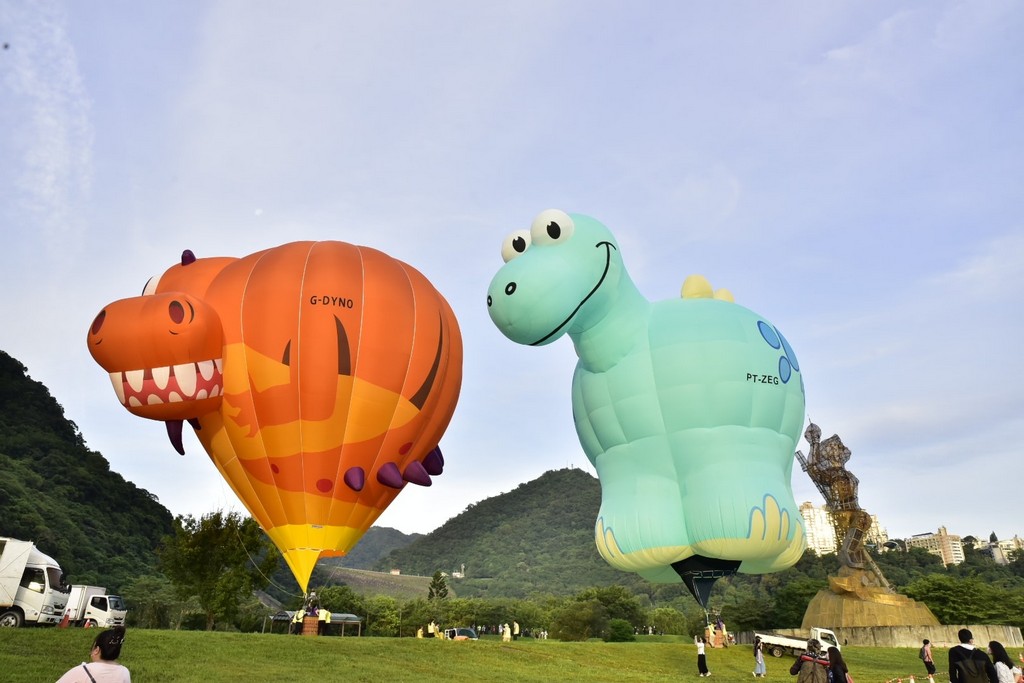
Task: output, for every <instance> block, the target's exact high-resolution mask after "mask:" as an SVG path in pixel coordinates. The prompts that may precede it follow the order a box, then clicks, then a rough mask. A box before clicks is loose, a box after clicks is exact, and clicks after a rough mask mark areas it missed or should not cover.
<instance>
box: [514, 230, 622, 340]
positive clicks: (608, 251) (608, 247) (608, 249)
mask: <svg viewBox="0 0 1024 683" xmlns="http://www.w3.org/2000/svg"><path fill="white" fill-rule="evenodd" d="M594 246H595V247H604V248H605V250H604V270H603V271H601V277H599V278H598V279H597V284H595V285H594V287H593V289H591V290H590V292H588V293H587V295H586V296H585V297H583V298H582V299H581V300H580V302H579V303H578V304H576V308H574V309H572V313H570V314H569V315H568V316H567V317H566V319H565V320H563V321H562V322H561V323H559V324H558V326H557V327H555V329H553V330H551V331H550V332H548V333H547V334H546V335H544V336H543V337H541V338H540V339H538V340H537V341H535V342H531V343H530V346H538V345H540V344H543V343H544V342H546V341H547V340H548V339H551V337H553V336H554V335H556V334H558V332H559V330H561V329H562V328H563V327H565V326H566V325H568V324H569V322H570V321H571V320H572V319H573V317H575V315H576V314H577V313H579V310H580V309H581V308H583V304H585V303H587V301H588V300H589V299H590V297H592V296H594V294H595V293H596V292H597V290H598V289H600V288H601V285H602V284H604V279H605V278H606V277H608V268H609V267H611V263H612V249H614V248H615V245H614V244H612V243H611V242H609V241H607V240H602V241H600V242H598V243H597V244H595V245H594Z"/></svg>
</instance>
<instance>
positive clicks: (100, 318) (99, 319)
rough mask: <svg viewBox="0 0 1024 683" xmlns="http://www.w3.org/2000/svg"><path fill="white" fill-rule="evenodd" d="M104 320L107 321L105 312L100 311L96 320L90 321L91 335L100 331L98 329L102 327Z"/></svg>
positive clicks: (104, 310)
mask: <svg viewBox="0 0 1024 683" xmlns="http://www.w3.org/2000/svg"><path fill="white" fill-rule="evenodd" d="M106 319H107V310H106V309H103V310H102V311H100V313H99V315H97V316H96V319H95V320H93V321H92V333H93V334H97V333H98V332H99V331H100V328H101V327H103V321H104V320H106Z"/></svg>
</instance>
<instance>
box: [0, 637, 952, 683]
mask: <svg viewBox="0 0 1024 683" xmlns="http://www.w3.org/2000/svg"><path fill="white" fill-rule="evenodd" d="M96 633H97V631H96V630H92V629H66V630H61V629H55V628H50V629H27V628H26V629H0V681H4V682H7V683H19V682H25V683H43V682H45V681H51V682H52V681H55V680H56V679H57V678H58V677H59V676H60V675H61V674H63V673H64V671H66V670H67V669H68V668H70V667H72V666H74V665H76V664H78V663H79V662H81V661H82V660H83V659H87V654H88V650H89V647H90V646H91V644H92V640H93V638H94V637H95V635H96ZM845 650H846V651H845V654H846V658H847V663H848V664H849V666H850V670H851V673H852V674H853V676H854V678H855V679H856V680H857V683H866V682H868V681H878V682H881V681H896V680H897V679H898V678H902V679H903V681H904V683H906V681H907V678H908V675H909V674H911V673H913V674H914V675H916V676H917V677H918V678H917V680H918V681H921V680H922V678H921V676H920V674H922V673H923V672H924V666H923V665H922V664H921V661H920V660H919V659H918V658H917V650H916V649H910V648H896V649H884V648H866V647H852V646H851V647H849V648H846V649H845ZM707 656H708V666H709V668H710V669H711V673H712V676H711V678H712V679H713V680H718V681H744V680H752V677H751V675H750V672H751V670H752V669H753V657H752V653H751V648H750V647H749V646H742V645H740V646H733V647H730V648H727V649H724V650H723V649H714V650H708V655H707ZM945 656H946V653H945V651H940V650H936V652H935V658H936V661H938V662H944V661H945ZM696 661H697V654H696V648H695V647H694V646H693V643H691V642H689V641H687V640H684V639H681V638H678V637H673V636H665V637H658V636H640V637H638V639H637V641H636V642H634V643H604V642H600V641H590V642H586V643H560V642H558V641H554V640H545V641H538V640H532V639H530V640H527V639H521V640H518V641H516V642H513V643H502V642H501V640H499V639H489V638H484V639H483V640H480V641H475V642H473V641H464V642H452V641H435V640H429V639H419V640H418V639H415V638H402V639H397V638H365V637H364V638H354V637H345V638H340V637H302V636H287V635H270V634H242V633H219V632H214V633H205V632H199V631H149V630H142V629H131V630H129V631H128V636H127V638H126V640H125V646H124V649H123V650H122V657H121V663H122V664H124V665H125V666H127V667H128V668H129V669H131V672H132V681H134V682H135V683H147V682H153V681H159V682H160V683H175V682H179V681H180V682H189V683H195V682H202V683H216V682H218V681H247V682H252V681H257V682H258V681H274V682H275V683H276V682H278V681H282V682H283V681H313V680H319V681H324V682H327V681H346V682H347V681H365V682H371V683H372V682H377V681H380V682H381V683H397V682H400V681H452V682H459V681H465V682H466V683H481V682H487V681H495V682H501V683H508V682H514V681H538V682H540V681H543V682H553V681H558V682H561V681H603V682H608V683H615V682H618V681H637V682H644V683H650V682H652V681H680V680H694V681H696V680H698V676H697V664H696ZM793 661H794V660H793V658H792V657H783V658H781V659H775V658H773V657H768V658H767V664H768V678H769V679H774V680H794V679H793V678H792V677H791V676H790V675H789V666H790V665H791V664H792V663H793ZM941 671H942V669H941V667H940V672H941ZM936 678H937V680H940V681H945V680H946V676H945V675H944V674H943V675H940V676H937V677H936Z"/></svg>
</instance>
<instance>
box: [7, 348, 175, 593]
mask: <svg viewBox="0 0 1024 683" xmlns="http://www.w3.org/2000/svg"><path fill="white" fill-rule="evenodd" d="M0 472H2V473H3V476H2V477H0V535H4V536H10V537H13V538H20V539H24V540H31V541H34V542H35V543H36V545H37V546H38V547H39V549H40V550H42V551H43V552H44V553H46V554H47V555H50V556H52V557H53V558H54V559H56V560H57V561H58V562H59V563H60V565H61V567H62V568H63V569H64V571H65V572H66V574H67V576H68V580H69V582H70V583H88V584H98V585H103V586H107V587H108V588H111V589H112V590H114V591H117V590H119V588H120V586H121V585H122V584H123V583H125V582H126V581H127V580H128V579H130V578H132V577H134V576H137V575H138V574H140V573H143V571H144V569H145V568H148V567H152V566H153V565H154V563H155V555H154V550H155V548H156V547H157V545H158V543H159V541H160V538H161V537H162V536H164V535H165V534H169V533H170V531H171V519H172V516H171V513H170V512H169V511H168V510H167V508H165V507H164V506H163V505H161V504H160V503H159V502H157V500H156V498H155V497H154V496H153V494H151V493H149V492H148V491H145V490H143V489H140V488H139V487H137V486H135V485H134V484H132V483H131V482H128V481H125V479H124V477H122V476H121V475H119V474H117V473H116V472H111V471H110V465H109V463H108V462H107V461H106V459H105V458H104V457H103V456H102V455H100V454H99V453H96V452H95V451H91V450H89V449H88V448H86V446H85V442H84V441H83V439H82V435H81V434H80V433H79V431H78V428H77V427H76V426H75V424H74V423H73V422H70V421H69V420H68V419H67V418H66V417H65V416H64V410H63V408H61V406H60V404H58V403H57V401H56V400H55V399H54V398H53V397H52V396H51V395H50V392H49V391H48V390H47V389H46V387H44V386H43V385H42V384H40V383H39V382H36V381H34V380H32V379H31V378H30V377H29V376H28V371H27V369H26V368H25V366H24V365H22V364H21V363H20V362H18V361H17V360H15V359H14V358H12V357H11V356H10V355H8V354H6V353H4V352H3V351H0Z"/></svg>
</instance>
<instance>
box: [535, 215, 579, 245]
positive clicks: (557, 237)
mask: <svg viewBox="0 0 1024 683" xmlns="http://www.w3.org/2000/svg"><path fill="white" fill-rule="evenodd" d="M575 227H576V225H575V224H574V223H573V220H572V218H570V217H569V214H567V213H566V212H564V211H559V210H558V209H548V210H547V211H542V212H541V213H540V215H539V216H537V217H536V218H534V219H533V225H531V226H530V236H531V237H532V238H533V243H534V244H558V243H560V242H564V241H565V240H567V239H569V238H570V237H572V233H573V231H574V230H575Z"/></svg>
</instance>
